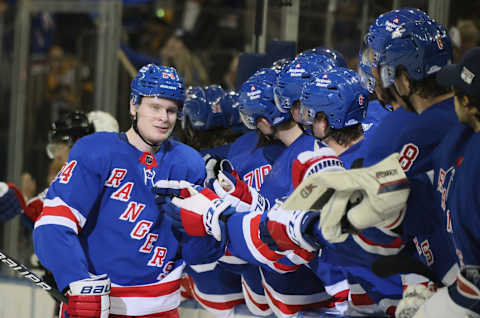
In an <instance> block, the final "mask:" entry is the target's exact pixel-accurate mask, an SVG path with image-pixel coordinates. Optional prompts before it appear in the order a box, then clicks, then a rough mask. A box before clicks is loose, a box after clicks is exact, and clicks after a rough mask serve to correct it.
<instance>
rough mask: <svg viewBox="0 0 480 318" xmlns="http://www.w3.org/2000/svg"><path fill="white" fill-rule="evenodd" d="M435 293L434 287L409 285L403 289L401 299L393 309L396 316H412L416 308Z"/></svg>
mask: <svg viewBox="0 0 480 318" xmlns="http://www.w3.org/2000/svg"><path fill="white" fill-rule="evenodd" d="M434 293H435V290H434V287H433V286H430V287H427V286H425V285H410V286H408V287H407V289H405V290H404V291H403V297H402V300H400V302H399V303H398V305H397V309H396V310H395V317H396V318H412V317H413V316H414V315H415V313H416V312H417V311H418V309H419V308H420V307H421V306H422V305H423V304H424V303H425V302H426V301H427V300H428V299H429V298H430V297H432V295H433V294H434Z"/></svg>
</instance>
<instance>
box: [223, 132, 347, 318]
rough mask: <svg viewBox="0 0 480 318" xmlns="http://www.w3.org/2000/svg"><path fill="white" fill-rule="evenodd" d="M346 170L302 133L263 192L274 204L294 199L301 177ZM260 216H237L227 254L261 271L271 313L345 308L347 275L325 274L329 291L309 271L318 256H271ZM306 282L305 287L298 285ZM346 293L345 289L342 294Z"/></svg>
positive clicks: (300, 253)
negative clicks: (342, 305) (262, 235)
mask: <svg viewBox="0 0 480 318" xmlns="http://www.w3.org/2000/svg"><path fill="white" fill-rule="evenodd" d="M339 167H342V163H341V162H340V160H338V158H337V156H336V155H335V153H334V152H333V150H331V149H330V148H328V147H325V146H324V145H322V144H321V143H319V142H318V141H317V140H316V139H315V138H314V137H313V136H309V135H305V134H302V135H301V136H299V137H298V138H297V139H296V140H295V141H294V142H293V143H292V144H291V145H290V146H289V147H287V148H286V149H285V150H284V151H283V152H282V154H281V155H280V157H278V158H277V160H276V161H275V163H274V164H273V167H272V170H271V171H270V173H269V174H268V175H267V177H266V178H265V179H264V183H263V184H262V186H261V188H260V193H261V194H262V195H263V196H264V197H266V198H267V200H269V201H270V204H271V205H272V204H274V203H275V200H276V199H277V198H282V197H284V196H287V195H289V194H290V193H291V192H292V191H293V190H294V186H296V185H298V184H299V183H300V182H301V180H302V178H303V177H304V176H306V175H309V174H311V173H315V172H318V171H321V170H328V169H330V168H337V169H338V168H339ZM261 216H262V214H261V213H260V212H250V213H236V214H234V215H232V216H231V217H230V218H229V219H228V222H227V233H228V237H229V242H228V249H229V251H230V252H231V253H232V254H233V255H234V256H237V257H238V258H240V259H243V260H245V261H247V262H248V263H250V264H257V265H260V267H261V274H262V284H263V286H264V288H265V295H266V297H267V300H268V303H269V305H270V308H271V309H272V311H273V312H274V313H275V314H276V315H277V316H279V317H287V316H290V315H293V314H295V313H296V312H298V311H301V310H305V309H306V308H329V307H335V306H336V302H339V303H342V302H343V301H344V300H345V299H344V298H342V297H341V296H343V295H344V294H345V291H344V289H343V288H341V287H339V286H345V284H338V285H337V283H339V282H342V281H344V275H343V273H342V272H341V271H339V270H333V269H331V270H330V271H326V272H325V273H324V274H325V275H323V277H328V283H329V284H331V286H332V288H331V289H330V291H329V292H327V291H326V289H327V287H325V286H324V285H325V282H324V281H323V282H322V281H321V280H319V279H318V277H317V276H316V275H315V274H314V273H313V272H312V271H311V270H310V269H308V268H307V267H305V266H303V265H301V264H306V263H308V262H309V261H311V260H312V259H313V258H314V257H315V255H313V254H312V253H309V252H306V251H290V252H288V253H287V254H286V255H285V253H278V252H275V251H272V250H270V249H269V248H268V246H267V245H266V244H264V243H263V242H262V241H261V240H260V237H259V233H258V230H259V223H260V218H261ZM298 281H302V284H296V283H295V282H298ZM340 289H341V290H340Z"/></svg>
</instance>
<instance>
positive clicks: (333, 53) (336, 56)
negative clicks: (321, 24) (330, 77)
mask: <svg viewBox="0 0 480 318" xmlns="http://www.w3.org/2000/svg"><path fill="white" fill-rule="evenodd" d="M301 54H319V55H323V56H326V57H328V58H329V59H331V60H333V61H334V62H335V64H336V65H337V66H340V67H347V61H346V60H345V57H344V56H343V54H342V53H340V52H339V51H337V50H335V49H331V48H328V47H324V46H319V47H316V48H313V49H309V50H306V51H303V52H302V53H301Z"/></svg>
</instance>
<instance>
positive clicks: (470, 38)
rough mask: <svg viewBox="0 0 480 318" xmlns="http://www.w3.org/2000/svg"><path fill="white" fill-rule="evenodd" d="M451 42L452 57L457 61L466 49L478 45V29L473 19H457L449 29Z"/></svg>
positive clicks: (479, 35)
mask: <svg viewBox="0 0 480 318" xmlns="http://www.w3.org/2000/svg"><path fill="white" fill-rule="evenodd" d="M449 33H450V37H451V38H452V43H453V46H454V48H453V58H454V60H455V61H457V60H458V59H459V58H460V57H461V56H463V55H464V54H465V52H466V51H468V50H470V49H471V48H474V47H476V46H478V45H479V41H480V30H479V29H478V27H477V25H476V24H475V22H474V21H473V20H470V19H467V20H459V21H458V23H457V25H456V26H453V27H452V28H451V29H450V31H449Z"/></svg>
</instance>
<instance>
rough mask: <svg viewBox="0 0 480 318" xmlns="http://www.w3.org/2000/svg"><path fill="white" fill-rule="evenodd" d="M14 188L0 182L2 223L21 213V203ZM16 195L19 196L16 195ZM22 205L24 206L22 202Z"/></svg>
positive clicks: (0, 219)
mask: <svg viewBox="0 0 480 318" xmlns="http://www.w3.org/2000/svg"><path fill="white" fill-rule="evenodd" d="M14 187H15V186H14V185H9V184H6V183H5V182H0V221H2V222H3V221H7V220H10V219H11V218H13V217H14V216H16V215H18V214H20V213H21V212H22V206H21V203H22V202H20V201H19V198H18V196H17V195H16V193H15V189H14ZM18 195H21V194H20V193H18ZM22 199H23V198H22ZM23 205H25V202H24V201H23Z"/></svg>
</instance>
